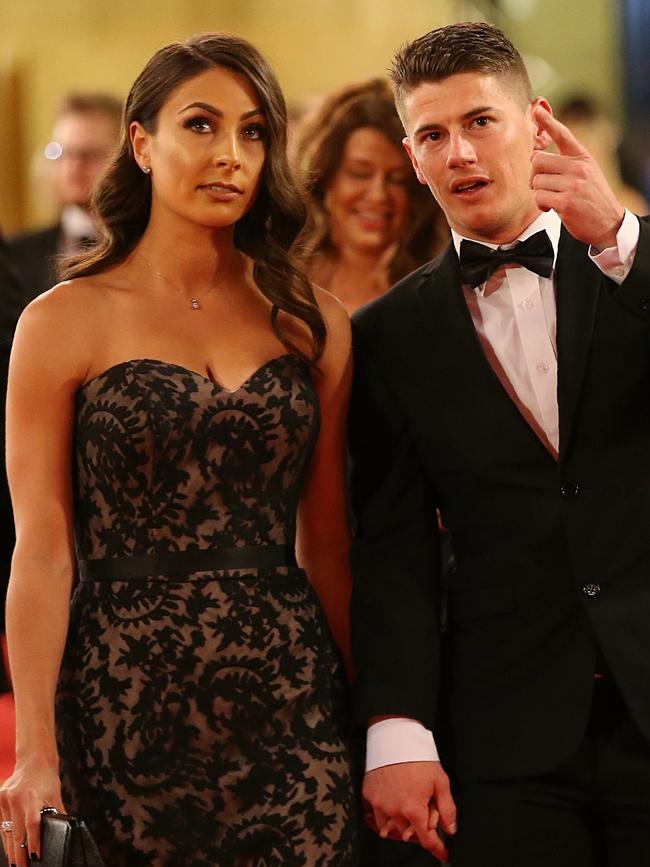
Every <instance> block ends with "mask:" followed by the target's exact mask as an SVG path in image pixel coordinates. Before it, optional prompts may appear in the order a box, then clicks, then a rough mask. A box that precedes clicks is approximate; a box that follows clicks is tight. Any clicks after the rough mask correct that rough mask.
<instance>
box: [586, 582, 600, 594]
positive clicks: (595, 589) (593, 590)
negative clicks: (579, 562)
mask: <svg viewBox="0 0 650 867" xmlns="http://www.w3.org/2000/svg"><path fill="white" fill-rule="evenodd" d="M582 592H583V593H584V594H585V596H598V594H599V593H600V584H583V585H582Z"/></svg>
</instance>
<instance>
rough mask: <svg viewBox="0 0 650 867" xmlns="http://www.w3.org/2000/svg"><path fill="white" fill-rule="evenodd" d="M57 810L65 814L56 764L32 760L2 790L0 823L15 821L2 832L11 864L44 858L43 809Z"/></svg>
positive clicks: (21, 864) (18, 768) (20, 866)
mask: <svg viewBox="0 0 650 867" xmlns="http://www.w3.org/2000/svg"><path fill="white" fill-rule="evenodd" d="M45 806H48V807H55V808H56V809H57V810H59V811H60V812H62V813H63V812H65V810H64V807H63V802H62V800H61V781H60V779H59V773H58V768H57V766H56V765H55V764H51V763H45V762H38V761H29V762H24V763H22V764H20V765H17V766H16V770H15V771H14V772H13V774H12V775H11V776H10V777H9V779H8V780H7V782H6V783H5V784H4V785H3V786H2V787H1V788H0V820H1V821H2V822H3V823H5V822H11V823H12V824H11V829H10V830H8V831H3V832H2V842H3V844H4V847H5V851H6V853H7V858H8V859H9V864H11V865H16V867H27V865H28V864H29V863H30V861H37V860H40V857H41V810H42V808H43V807H45Z"/></svg>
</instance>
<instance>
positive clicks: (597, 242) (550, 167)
mask: <svg viewBox="0 0 650 867" xmlns="http://www.w3.org/2000/svg"><path fill="white" fill-rule="evenodd" d="M533 120H534V121H535V123H536V124H537V127H538V129H539V130H541V131H542V132H545V133H546V134H547V136H548V139H549V141H552V142H553V143H554V144H555V145H556V147H557V149H558V151H559V153H556V154H555V153H546V152H544V151H536V152H535V153H534V155H533V157H532V160H531V161H532V171H531V178H530V186H531V188H532V189H533V192H534V196H535V201H536V203H537V207H538V208H539V209H540V210H541V211H548V210H550V209H551V208H552V209H553V210H554V211H556V212H557V214H558V215H559V216H560V219H561V220H562V222H563V223H564V225H565V226H566V228H567V229H568V230H569V232H571V234H572V235H573V236H574V238H577V240H578V241H582V242H583V243H585V244H591V245H592V246H593V247H596V248H598V249H599V250H604V249H605V248H606V247H613V246H615V245H616V233H617V232H618V230H619V229H620V227H621V223H622V222H623V217H624V215H625V209H624V208H623V206H622V205H621V203H620V202H619V201H618V200H617V199H616V197H615V195H614V193H613V192H612V190H611V189H610V187H609V184H608V183H607V180H606V179H605V176H604V175H603V173H602V171H601V169H600V167H599V166H598V165H597V163H596V162H595V161H594V159H593V157H592V156H591V154H590V153H589V151H588V150H587V149H586V148H584V147H583V146H582V145H581V144H580V142H579V141H578V140H577V139H576V137H575V136H574V135H573V133H572V132H570V130H569V129H568V128H567V127H566V126H564V124H562V123H560V121H559V120H557V119H556V118H554V117H553V115H552V114H551V113H550V112H549V111H547V110H546V109H545V108H544V107H543V106H541V105H537V106H536V107H535V108H534V109H533Z"/></svg>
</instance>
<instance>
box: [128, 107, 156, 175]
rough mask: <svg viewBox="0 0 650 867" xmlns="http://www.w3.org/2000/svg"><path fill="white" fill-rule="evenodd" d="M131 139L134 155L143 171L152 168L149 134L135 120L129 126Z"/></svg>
mask: <svg viewBox="0 0 650 867" xmlns="http://www.w3.org/2000/svg"><path fill="white" fill-rule="evenodd" d="M129 138H130V139H131V147H132V148H133V155H134V156H135V161H136V162H137V164H138V165H139V166H140V168H141V169H142V170H143V171H145V170H146V169H148V168H151V160H150V155H149V133H148V132H147V131H146V129H145V128H144V127H143V126H142V124H141V123H140V122H139V121H137V120H134V121H133V122H132V123H131V125H130V126H129Z"/></svg>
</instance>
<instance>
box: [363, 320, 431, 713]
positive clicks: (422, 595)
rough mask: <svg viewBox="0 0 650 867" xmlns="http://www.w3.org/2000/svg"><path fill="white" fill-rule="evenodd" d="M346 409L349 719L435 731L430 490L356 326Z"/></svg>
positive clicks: (404, 423) (395, 405)
mask: <svg viewBox="0 0 650 867" xmlns="http://www.w3.org/2000/svg"><path fill="white" fill-rule="evenodd" d="M353 334H354V367H355V373H354V381H353V391H352V404H351V410H350V455H351V462H352V475H351V485H352V509H353V515H354V519H355V522H356V528H355V538H354V542H353V545H352V573H353V594H352V648H353V654H354V658H355V663H356V666H357V671H358V680H357V685H356V700H355V717H356V719H357V720H358V721H359V723H362V724H363V723H365V722H366V721H367V719H368V718H369V717H372V716H375V715H384V714H398V715H403V716H409V717H413V718H415V719H418V720H420V721H421V722H422V723H424V724H425V725H426V726H427V727H428V728H433V726H434V720H435V714H436V694H437V691H438V684H439V677H440V661H439V660H440V616H439V551H438V538H437V519H436V512H435V497H434V492H433V490H432V488H431V486H430V485H429V483H428V481H427V478H426V474H425V472H424V469H423V467H422V465H421V463H420V460H419V458H418V453H417V450H416V448H415V445H414V442H413V440H412V437H411V434H410V431H409V429H408V423H407V422H408V420H407V418H406V417H405V414H404V413H403V412H402V411H401V408H400V404H399V401H398V400H397V399H396V396H395V395H394V394H392V393H391V391H390V389H389V387H388V385H387V384H386V382H385V381H383V379H382V375H381V373H380V371H379V369H378V366H377V365H376V364H375V363H374V362H373V359H372V356H371V354H370V353H369V352H368V351H367V347H370V345H371V344H370V342H369V341H368V340H367V338H365V339H362V335H361V331H360V328H359V326H358V324H355V326H354V332H353Z"/></svg>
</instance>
